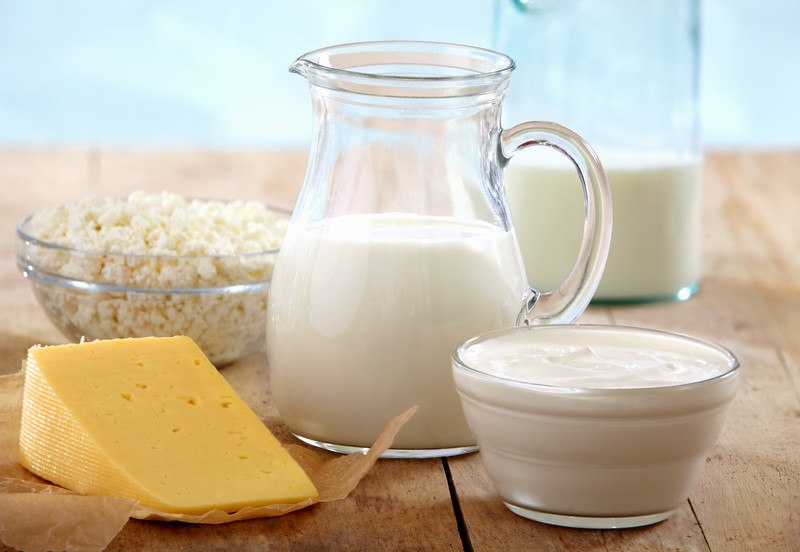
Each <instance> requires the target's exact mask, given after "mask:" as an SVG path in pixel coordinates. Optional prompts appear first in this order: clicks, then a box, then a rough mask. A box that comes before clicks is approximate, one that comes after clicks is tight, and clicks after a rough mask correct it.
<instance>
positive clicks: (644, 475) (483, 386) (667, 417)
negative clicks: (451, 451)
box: [454, 326, 738, 527]
mask: <svg viewBox="0 0 800 552" xmlns="http://www.w3.org/2000/svg"><path fill="white" fill-rule="evenodd" d="M457 356H458V358H460V359H461V361H462V363H463V364H466V365H467V366H471V367H474V368H475V369H477V370H478V371H479V372H481V373H486V374H490V375H491V376H493V377H486V376H483V375H480V374H479V373H478V372H474V371H472V370H469V369H463V368H458V366H457V365H454V376H455V382H456V386H457V387H458V390H459V392H460V393H461V394H462V399H463V404H464V411H465V413H466V414H467V418H468V419H469V420H470V425H471V427H472V430H473V431H474V433H475V436H476V438H477V440H478V443H479V445H480V450H481V457H482V459H483V461H484V463H485V465H486V468H487V471H488V472H489V474H490V475H491V477H492V480H493V482H494V484H495V488H496V490H497V492H498V494H499V495H500V496H501V497H502V498H503V500H504V501H505V502H506V504H507V505H509V507H510V508H511V509H512V510H514V511H515V512H517V513H519V514H521V515H524V516H526V517H531V518H533V519H539V520H540V521H549V522H554V521H553V518H552V517H551V516H555V517H556V518H558V517H559V516H577V517H579V518H580V517H584V518H610V517H617V518H626V517H627V518H642V517H643V518H644V520H642V519H638V520H634V521H630V520H629V521H628V522H627V523H628V524H629V525H641V524H643V523H652V522H655V521H658V520H660V519H664V518H665V517H668V516H669V515H670V513H671V512H672V511H673V510H674V509H675V508H677V507H678V506H680V504H681V503H682V502H683V501H684V500H685V499H686V497H687V496H688V495H689V493H690V492H691V490H692V488H693V486H694V484H695V483H696V481H697V479H698V478H699V476H700V473H701V471H702V469H703V466H704V464H705V458H706V456H707V454H708V453H709V452H710V450H711V449H712V448H713V446H714V442H715V440H716V438H717V436H718V434H719V432H720V431H721V428H722V425H723V421H724V416H725V412H726V408H727V406H728V404H729V403H730V401H731V399H732V398H733V396H734V393H735V389H736V384H737V380H738V370H733V368H734V366H735V364H736V363H735V360H734V359H733V357H732V356H730V355H729V353H727V352H725V351H724V350H722V349H719V348H716V347H713V346H711V345H708V344H704V343H702V342H699V341H695V340H691V339H684V338H680V337H677V336H673V335H669V334H663V333H657V332H648V331H646V330H631V329H620V328H614V327H606V328H605V329H603V328H602V327H601V329H600V330H598V329H596V328H595V329H593V327H581V326H572V327H568V326H565V327H558V326H552V327H545V328H536V329H535V330H533V331H530V330H523V331H516V332H512V333H506V334H503V335H501V336H500V337H497V338H495V339H491V340H485V341H482V342H480V343H479V344H477V345H472V346H469V347H468V348H460V349H459V351H458V353H457ZM555 522H556V523H560V524H567V525H575V526H592V527H602V526H611V525H609V524H613V523H616V524H617V526H625V525H626V522H625V521H619V520H617V521H614V520H606V521H603V520H602V519H601V520H600V521H595V522H594V524H592V523H588V524H587V523H586V522H585V521H580V520H574V519H573V520H570V519H568V518H561V519H557V520H556V521H555ZM604 524H605V525H604Z"/></svg>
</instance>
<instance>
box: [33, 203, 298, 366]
mask: <svg viewBox="0 0 800 552" xmlns="http://www.w3.org/2000/svg"><path fill="white" fill-rule="evenodd" d="M287 225H288V217H287V216H286V214H284V213H280V212H278V211H275V210H272V209H269V208H268V207H267V206H266V205H264V204H263V203H259V202H256V201H240V200H236V201H214V200H198V199H187V198H184V197H182V196H180V195H177V194H172V193H166V192H164V193H159V194H150V193H145V192H134V193H132V194H130V195H129V196H128V197H127V198H119V197H98V196H90V197H86V198H82V199H79V200H76V201H74V202H70V203H66V204H63V205H59V206H54V207H45V208H43V209H41V210H39V211H37V212H36V213H34V214H33V215H32V216H31V217H29V218H28V219H26V221H25V222H24V223H23V225H21V227H20V229H19V231H20V233H21V234H20V238H21V241H20V246H19V249H18V262H19V265H20V267H21V268H22V269H23V273H24V274H25V276H26V277H27V278H30V279H31V281H32V283H33V285H34V291H35V293H36V296H37V299H38V300H39V302H40V303H41V304H42V306H43V307H44V308H45V309H46V310H47V313H48V315H49V316H50V318H51V319H52V320H53V322H54V323H55V324H56V325H57V326H58V327H59V329H61V331H62V332H63V333H64V335H66V336H67V338H69V339H71V340H74V341H78V340H80V339H81V338H82V337H86V338H87V339H111V338H115V337H148V336H172V335H178V334H180V335H188V336H190V337H192V338H193V339H194V340H195V341H196V342H197V343H198V344H199V345H200V346H201V347H202V348H203V351H204V352H205V353H206V355H208V357H209V358H210V359H211V360H212V362H214V363H216V364H218V365H221V364H227V363H229V362H232V361H234V360H236V359H237V358H239V357H241V356H244V355H246V354H249V353H251V352H253V351H256V350H259V349H262V348H263V341H264V330H265V320H266V309H267V290H268V288H269V281H270V278H271V276H272V269H273V265H274V263H275V258H276V257H277V249H278V247H279V246H280V244H281V242H282V240H283V235H284V232H285V230H286V227H287ZM38 240H44V242H46V243H40V242H39V241H38ZM75 282H78V283H79V284H80V285H76V284H75ZM233 286H240V287H238V288H236V287H233ZM214 288H221V289H223V291H214ZM225 288H227V289H225ZM172 290H175V291H176V293H170V291H172ZM189 290H195V291H196V292H195V293H187V291H189Z"/></svg>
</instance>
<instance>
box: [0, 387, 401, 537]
mask: <svg viewBox="0 0 800 552" xmlns="http://www.w3.org/2000/svg"><path fill="white" fill-rule="evenodd" d="M23 383H24V375H23V374H22V372H20V373H17V374H13V375H9V376H0V540H1V541H2V542H3V543H5V544H6V545H8V546H13V547H14V548H19V549H20V550H25V551H29V552H38V551H44V550H70V551H90V550H102V549H103V548H105V547H106V546H107V545H108V543H110V542H111V540H113V538H114V537H115V536H116V535H117V533H119V531H121V530H122V528H123V527H124V526H125V523H127V521H128V519H129V518H131V517H133V518H138V519H150V520H163V521H181V522H186V523H209V524H216V523H227V522H229V521H236V520H242V519H252V518H259V517H273V516H281V515H284V514H288V513H289V512H294V511H295V510H300V509H301V508H307V507H308V506H311V505H312V504H315V503H317V502H330V501H333V500H341V499H343V498H345V497H346V496H347V495H348V494H350V491H352V490H353V489H355V487H356V485H358V482H359V481H361V479H362V478H363V477H364V476H365V475H366V474H367V472H369V470H370V468H372V466H373V465H374V464H375V461H376V460H377V459H378V457H379V456H380V455H381V454H382V453H383V452H384V451H385V450H386V449H388V448H389V447H390V446H391V444H392V441H393V440H394V437H395V435H397V432H398V431H399V430H400V428H401V427H402V426H403V424H405V423H406V421H408V419H409V418H411V416H412V415H413V414H414V412H415V411H416V407H413V408H410V409H409V410H407V411H406V412H404V413H402V414H400V415H399V416H397V417H396V418H395V419H394V420H392V421H391V422H389V424H388V425H387V426H386V428H385V429H384V430H383V432H382V433H381V434H380V436H379V437H378V439H377V440H376V441H375V444H373V446H372V447H371V448H370V450H369V452H368V453H367V454H351V455H347V456H336V457H333V458H331V457H330V455H329V454H327V453H325V452H323V451H319V450H316V449H313V450H312V449H310V448H306V447H303V446H299V445H284V446H285V447H286V449H287V450H288V451H289V453H290V454H291V455H292V457H294V459H295V460H296V461H297V462H298V463H299V464H300V466H301V467H302V468H303V469H304V470H305V471H306V473H307V474H308V475H309V477H310V478H311V481H312V482H313V483H314V486H315V487H316V488H317V491H318V492H319V497H318V498H316V499H308V500H304V501H302V502H299V503H297V504H273V505H269V506H263V507H259V508H253V507H248V508H244V509H242V510H239V511H238V512H235V513H232V514H229V513H226V512H222V511H218V510H212V511H210V512H207V513H205V514H203V515H181V514H170V513H166V512H158V511H155V510H150V509H148V508H143V507H141V506H139V504H138V502H136V501H134V500H130V499H125V498H115V497H107V496H83V495H78V494H75V493H73V492H72V491H69V490H67V489H64V488H62V487H58V486H55V485H52V484H50V483H48V482H47V481H45V480H43V479H40V478H39V477H37V476H35V475H34V474H32V473H30V472H29V471H27V470H26V469H25V468H23V467H22V466H21V465H20V464H19V461H18V452H19V424H20V414H21V410H22V387H23Z"/></svg>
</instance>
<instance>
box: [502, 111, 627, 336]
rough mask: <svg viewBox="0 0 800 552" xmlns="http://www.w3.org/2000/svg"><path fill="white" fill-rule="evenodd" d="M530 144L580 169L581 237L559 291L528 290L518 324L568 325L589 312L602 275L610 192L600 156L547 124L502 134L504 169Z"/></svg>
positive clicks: (608, 233)
mask: <svg viewBox="0 0 800 552" xmlns="http://www.w3.org/2000/svg"><path fill="white" fill-rule="evenodd" d="M530 146H547V147H550V148H553V149H555V150H557V151H559V152H561V153H562V154H564V155H566V156H567V157H568V158H569V159H570V161H572V164H573V165H574V166H575V168H576V169H577V171H578V176H579V177H580V181H581V188H582V189H583V206H584V222H583V239H582V240H581V248H580V252H579V253H578V258H577V260H576V261H575V264H574V265H573V266H572V270H571V271H570V273H569V276H567V279H566V280H564V282H563V283H562V284H561V285H560V286H559V287H558V289H556V290H553V291H550V292H546V293H544V292H539V291H536V290H535V289H534V288H533V287H528V293H527V296H526V299H525V305H524V306H523V308H522V310H521V312H520V314H519V316H518V317H517V325H523V324H524V325H533V324H544V323H550V324H558V323H568V322H572V321H574V320H575V319H576V318H578V316H580V315H581V313H582V312H583V311H584V310H585V309H586V307H587V305H588V304H589V301H591V299H592V296H593V295H594V292H595V290H596V289H597V285H598V284H599V283H600V277H601V276H602V275H603V269H604V268H605V264H606V258H607V257H608V247H609V244H610V242H611V193H610V191H609V188H608V182H607V180H606V175H605V173H604V172H603V167H602V165H601V164H600V160H599V159H598V158H597V155H596V154H595V152H594V151H593V150H592V148H591V146H589V144H588V143H586V141H585V140H584V139H583V138H581V137H580V136H579V135H578V134H576V133H575V132H573V131H572V130H570V129H568V128H566V127H564V126H561V125H559V124H556V123H550V122H543V121H531V122H527V123H522V124H519V125H517V126H514V127H511V128H509V129H505V130H503V131H502V132H501V133H500V163H501V165H502V166H503V167H505V165H506V164H507V163H508V162H509V160H510V159H511V157H512V156H513V155H514V154H515V153H516V152H518V151H520V150H523V149H525V148H527V147H530ZM518 216H520V215H519V214H518Z"/></svg>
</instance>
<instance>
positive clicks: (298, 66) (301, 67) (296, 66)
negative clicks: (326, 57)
mask: <svg viewBox="0 0 800 552" xmlns="http://www.w3.org/2000/svg"><path fill="white" fill-rule="evenodd" d="M310 67H311V64H310V63H309V62H308V60H307V59H306V58H305V57H300V58H297V59H296V60H295V61H294V62H293V63H292V64H291V65H290V66H289V72H290V73H297V74H298V75H300V76H302V77H305V78H308V71H309V69H310Z"/></svg>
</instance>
